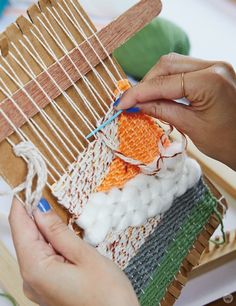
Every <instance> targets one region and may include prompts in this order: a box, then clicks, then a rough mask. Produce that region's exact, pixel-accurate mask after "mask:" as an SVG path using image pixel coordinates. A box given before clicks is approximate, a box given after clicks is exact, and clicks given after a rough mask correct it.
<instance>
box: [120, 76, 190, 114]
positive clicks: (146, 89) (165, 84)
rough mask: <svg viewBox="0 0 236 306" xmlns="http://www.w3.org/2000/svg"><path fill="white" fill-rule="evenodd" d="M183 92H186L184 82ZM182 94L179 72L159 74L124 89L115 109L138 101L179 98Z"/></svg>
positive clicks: (124, 107)
mask: <svg viewBox="0 0 236 306" xmlns="http://www.w3.org/2000/svg"><path fill="white" fill-rule="evenodd" d="M185 77H186V76H185ZM185 93H186V94H187V87H186V84H185ZM182 96H183V90H182V77H181V75H180V74H179V75H168V76H161V77H157V78H154V79H151V80H148V81H145V82H142V83H139V84H138V85H136V86H134V87H132V88H131V89H129V90H128V91H126V92H125V94H124V95H123V96H122V97H121V99H120V103H119V105H118V106H117V109H127V108H130V107H133V106H134V105H136V104H139V103H145V102H150V101H157V100H160V99H162V100H163V99H170V100H173V99H179V98H182ZM137 106H138V105H137Z"/></svg>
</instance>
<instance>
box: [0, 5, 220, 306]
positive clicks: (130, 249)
mask: <svg viewBox="0 0 236 306" xmlns="http://www.w3.org/2000/svg"><path fill="white" fill-rule="evenodd" d="M160 11H161V2H160V1H159V0H142V1H140V2H139V3H138V4H137V5H135V6H134V7H132V8H131V9H130V10H128V11H127V12H126V13H124V14H123V15H122V16H120V17H119V18H118V19H116V20H115V21H113V22H112V23H111V24H109V25H108V26H107V27H105V28H104V29H102V30H101V31H99V32H96V29H95V27H94V26H93V24H92V23H91V21H90V19H89V18H88V16H87V15H86V13H85V12H84V10H83V9H82V8H81V6H80V5H79V3H78V1H77V0H58V1H55V0H51V1H49V0H41V1H39V2H38V5H33V6H32V7H30V8H29V9H28V16H29V18H25V17H22V16H21V17H19V18H18V19H17V20H16V22H15V23H14V24H12V25H11V26H9V27H8V28H7V29H6V31H5V32H4V33H3V34H2V35H1V38H0V47H1V57H0V71H1V73H0V101H1V102H0V152H1V154H0V175H1V176H2V177H3V178H4V179H5V180H6V181H7V182H8V184H9V185H10V186H12V187H13V188H15V187H17V186H19V185H21V184H22V183H23V182H24V181H25V178H26V176H27V164H26V163H25V161H24V160H23V159H22V158H19V157H16V156H15V154H14V150H13V149H12V147H14V146H15V145H17V144H19V143H21V141H23V142H27V143H29V142H31V143H33V144H34V146H32V147H30V148H28V151H27V150H26V153H27V152H28V153H29V152H30V154H29V155H33V153H35V147H37V152H40V154H39V155H40V158H41V159H43V160H44V162H45V163H46V165H47V169H48V180H47V186H46V187H45V188H44V191H43V196H44V197H45V198H46V199H47V200H48V202H49V203H50V204H52V205H53V207H54V208H55V210H56V212H57V213H58V214H59V215H60V217H61V218H63V220H64V221H65V222H69V219H70V218H71V216H72V215H73V217H74V218H72V220H73V221H76V220H78V219H79V216H80V215H82V210H83V203H82V204H81V203H80V202H78V201H79V198H80V196H81V194H82V193H83V192H85V189H86V188H89V187H88V185H89V186H90V185H91V184H90V181H89V180H88V179H87V176H86V175H87V172H88V168H84V170H83V169H81V167H80V166H78V169H77V168H76V167H75V168H76V169H77V170H78V173H79V174H78V180H79V179H80V178H81V177H83V175H84V176H85V179H84V180H83V182H82V187H81V190H80V192H78V191H77V189H75V190H74V189H73V188H74V187H75V186H71V185H70V182H71V180H72V178H71V177H69V175H68V172H67V169H68V167H71V165H72V164H73V163H74V162H76V161H77V156H78V155H79V156H82V155H83V154H84V152H87V151H86V150H91V151H89V152H90V153H91V152H92V153H91V154H88V155H89V158H90V159H89V162H90V166H91V169H93V167H94V168H96V167H97V168H99V167H100V168H101V167H102V171H103V172H104V173H106V175H107V176H109V173H110V172H109V167H108V166H110V165H111V164H112V162H113V161H114V152H115V154H117V150H111V147H114V144H113V143H112V145H110V142H109V141H107V139H105V138H106V137H105V138H102V137H103V135H106V133H107V135H108V134H109V137H111V136H112V135H113V134H112V133H113V130H112V129H116V128H117V126H122V124H127V122H131V123H132V122H133V123H134V124H135V123H137V122H138V123H139V124H140V125H141V126H142V124H143V127H144V128H146V127H147V125H149V126H150V127H151V128H152V129H153V130H151V133H150V135H154V136H155V135H156V134H155V133H157V134H158V133H159V134H160V135H159V134H158V135H159V137H160V139H159V140H161V143H162V145H163V150H165V149H166V147H168V146H169V145H170V143H169V140H168V137H166V138H165V142H164V143H163V142H162V137H164V136H163V135H164V134H163V132H162V130H161V129H160V128H159V127H158V128H157V126H156V123H155V126H154V122H153V121H152V119H150V118H147V116H145V115H143V114H129V115H128V114H122V115H121V119H117V120H118V121H114V122H113V123H112V124H111V126H110V127H109V126H108V127H106V128H105V129H104V131H103V132H101V133H99V136H97V135H95V140H94V139H89V140H87V139H86V135H88V134H89V133H90V132H91V131H92V130H94V128H95V127H96V126H97V125H98V123H101V122H102V121H103V118H106V119H108V118H109V116H110V115H111V114H113V112H114V111H113V109H112V108H110V105H112V103H113V102H114V101H115V100H116V99H117V97H118V96H119V93H120V92H122V91H123V90H125V89H127V86H128V85H127V82H126V81H122V82H119V81H121V80H122V79H125V75H124V73H123V71H122V70H121V68H120V67H119V65H118V64H117V63H116V62H115V61H114V59H113V58H112V57H110V54H111V53H112V52H113V51H114V50H115V49H116V48H117V47H119V46H120V45H121V44H123V43H124V42H126V41H127V40H128V39H129V38H130V37H131V36H132V35H134V34H135V33H136V32H137V31H138V30H140V29H141V28H143V27H144V26H145V25H146V24H147V23H149V22H150V21H151V20H152V19H153V18H154V17H156V16H157V15H158V14H159V13H160ZM140 60H142V59H140ZM132 120H133V121H132ZM117 123H118V124H117ZM129 129H130V133H131V134H132V133H133V128H132V127H129ZM117 133H118V134H119V133H120V134H119V137H120V138H119V140H120V142H121V140H122V137H123V134H122V133H125V131H123V132H122V131H120V130H119V127H118V132H117V130H116V133H115V134H114V135H115V137H114V138H116V136H117ZM132 135H133V137H135V134H132ZM141 136H142V134H141ZM99 137H100V138H99ZM125 137H127V135H126V136H125ZM150 137H151V136H150ZM145 138H146V137H145ZM111 139H112V137H111ZM134 139H135V138H134ZM112 140H113V139H112ZM94 141H95V143H99V141H100V142H101V143H100V145H101V148H103V146H104V147H105V149H104V151H105V152H107V154H105V159H104V160H101V158H102V157H101V156H103V155H102V153H101V150H100V147H99V150H98V151H96V152H95V151H93V149H94V147H93V145H94ZM106 141H107V142H106ZM130 141H131V142H132V139H131V140H130ZM152 141H153V144H155V146H154V145H153V144H152V145H153V148H154V147H155V148H154V149H153V151H155V150H156V148H157V144H156V142H155V139H153V140H152ZM104 142H105V145H104ZM133 142H135V141H133ZM133 142H132V143H133ZM142 142H144V144H146V143H145V139H143V140H142V141H141V142H138V144H139V145H141V143H142ZM90 144H91V145H90ZM133 145H134V144H133ZM94 146H95V145H94ZM21 149H22V148H21ZM23 149H24V148H23ZM119 149H120V152H118V153H121V154H120V155H119V157H117V156H118V155H116V158H115V160H116V162H117V164H118V165H119V166H120V164H122V165H124V164H125V167H126V168H125V169H126V173H128V174H129V175H130V176H129V178H130V179H131V178H133V177H134V173H135V174H137V175H138V174H140V171H141V170H140V169H143V168H145V167H146V164H148V163H150V161H152V160H149V159H147V158H146V157H147V156H144V157H143V158H144V160H142V156H143V155H142V154H143V152H141V155H142V156H141V155H140V156H141V157H140V158H139V159H138V158H137V157H136V156H131V157H132V158H133V159H137V160H141V161H142V165H141V166H140V165H139V166H137V165H136V164H132V165H129V160H128V159H129V158H130V156H129V155H128V156H126V159H125V160H122V158H123V155H125V154H124V152H122V150H121V148H119ZM146 150H148V151H149V149H147V147H146ZM166 150H167V149H166ZM144 151H145V150H144ZM150 151H151V150H150ZM15 152H16V151H15ZM155 152H156V151H155ZM31 153H32V154H31ZM175 153H176V152H175ZM18 154H19V155H20V153H19V152H18ZM148 154H149V153H148ZM29 155H26V154H25V155H24V157H25V159H27V158H29ZM176 155H178V154H176ZM138 156H139V155H138ZM181 156H182V155H181ZM170 157H172V156H170ZM81 158H83V156H82V157H81ZM99 158H100V159H99ZM119 158H120V159H119ZM181 158H182V157H181ZM183 158H184V157H183ZM97 159H98V160H99V162H98V163H96V160H97ZM78 160H79V161H80V158H79V159H78ZM120 160H122V162H121V161H120ZM147 160H148V161H147ZM183 160H184V162H185V159H183ZM176 161H178V162H179V159H176ZM77 162H78V161H77ZM181 162H182V159H181ZM158 163H159V161H158ZM188 163H190V165H194V167H197V166H196V165H195V163H193V162H192V163H193V164H191V162H190V161H188ZM117 164H114V165H115V166H116V165H117ZM144 164H145V167H144ZM120 167H122V166H120ZM142 167H143V168H142ZM173 167H174V166H173ZM75 168H73V171H72V170H71V168H70V170H69V174H71V175H75V174H76V173H75V172H74V169H75ZM97 168H96V169H97ZM146 168H147V167H146ZM146 168H145V169H146ZM127 169H128V170H127ZM196 169H198V168H196ZM146 170H147V169H146ZM189 171H190V170H189ZM194 171H195V170H194ZM196 171H198V170H196ZM103 172H102V173H103ZM196 173H198V172H196ZM196 173H195V172H193V175H192V176H194V175H195V176H196V175H197V174H196ZM140 175H141V174H140ZM179 175H180V174H179ZM63 176H65V179H64V181H63V180H62V181H61V183H59V185H58V181H59V180H60V179H61V177H63ZM106 178H107V177H106ZM106 178H105V181H106ZM103 179H104V177H103ZM78 180H77V181H76V182H78ZM113 182H114V181H113ZM150 182H151V179H150ZM33 183H34V185H37V181H36V179H34V180H33ZM93 183H94V181H93ZM100 183H101V181H100ZM103 183H104V180H103V182H102V184H103ZM118 183H120V182H116V184H118ZM67 184H68V186H69V187H68V189H66V190H65V188H66V185H67ZM94 184H95V183H94ZM150 184H151V183H150ZM185 184H187V182H185ZM98 185H99V184H95V187H96V188H97V187H98ZM101 186H102V187H101ZM112 187H119V188H117V189H116V191H117V190H118V191H117V192H122V188H123V186H122V187H121V186H118V185H115V186H113V185H112ZM209 187H210V188H211V192H210V191H209V190H208V188H207V187H206V186H205V184H204V183H203V180H202V179H200V180H199V179H198V181H197V182H195V183H194V185H192V186H191V188H190V186H189V187H188V190H185V191H184V192H182V193H181V194H180V193H179V194H178V197H177V196H175V197H174V196H173V197H172V201H174V202H173V203H174V204H173V205H172V207H171V208H170V207H168V208H169V210H167V208H165V211H166V210H167V212H166V213H165V214H164V210H163V211H161V210H160V211H158V212H159V214H158V216H157V217H150V216H149V215H148V216H149V217H150V218H149V219H148V221H147V222H146V223H143V224H138V223H137V224H136V226H133V227H131V226H129V227H128V228H127V229H126V228H125V230H124V228H122V229H120V231H119V235H118V236H117V235H116V234H114V233H112V234H109V235H107V236H106V239H105V240H104V241H105V242H104V241H102V242H101V241H99V243H94V245H95V246H96V247H98V250H99V251H100V252H101V253H102V254H104V255H107V256H108V257H110V258H111V259H112V260H114V261H115V262H116V263H117V264H118V265H119V266H120V267H121V268H122V269H123V270H124V272H125V273H126V274H127V275H128V277H129V278H130V280H131V282H132V284H133V286H134V289H135V291H136V293H137V295H138V297H139V299H140V303H141V305H147V306H152V305H153V306H154V305H157V304H160V305H173V304H174V302H175V301H176V299H177V298H178V297H179V294H180V292H181V289H182V287H183V286H184V285H185V283H186V281H187V275H188V273H189V272H190V271H191V269H192V268H193V267H194V266H195V265H197V264H198V260H199V258H200V255H201V253H202V252H203V250H204V249H205V247H206V246H207V245H208V240H209V238H210V237H211V235H212V234H213V232H214V230H215V229H216V227H217V226H218V224H219V216H218V214H217V209H218V210H219V212H220V213H221V214H223V210H224V209H223V207H222V204H218V202H217V200H216V198H217V199H218V198H220V197H221V196H220V194H219V193H218V192H217V191H216V189H215V188H214V187H213V186H212V185H211V184H210V183H209ZM60 188H61V189H63V188H64V189H63V190H64V193H63V194H60V192H59V191H60V190H59V189H60ZM99 188H100V189H99ZM99 188H97V190H99V192H100V193H102V192H104V194H105V195H109V191H108V189H107V188H105V187H104V184H103V185H101V184H100V187H99ZM163 188H164V187H163ZM71 189H73V190H74V192H77V194H76V197H78V198H76V201H77V202H76V203H79V204H76V205H74V206H73V203H75V202H73V201H72V200H71V197H72V195H71V194H70V192H71V193H72V191H71ZM94 189H95V188H94ZM58 190H59V191H58ZM86 190H87V189H86ZM93 191H94V190H93ZM175 193H176V194H177V193H178V191H177V190H176V191H175ZM212 193H213V194H214V196H215V197H213V196H212ZM53 194H54V195H53ZM104 194H103V195H104ZM166 194H167V195H168V194H169V190H167V192H166ZM55 195H57V197H56V196H55ZM20 196H21V198H22V199H23V201H25V195H24V193H23V192H21V193H20ZM86 196H87V198H86V199H87V201H88V195H86ZM147 196H149V194H147ZM158 196H159V195H158ZM58 198H59V202H61V204H63V206H64V207H66V208H67V209H65V208H63V207H62V206H61V205H58ZM140 198H141V195H140ZM68 199H69V200H68ZM70 200H71V201H72V202H70V203H68V201H70ZM140 201H141V200H140ZM143 201H144V200H143ZM80 204H81V205H80ZM163 205H164V204H163ZM77 206H78V207H77ZM169 206H170V205H169ZM77 209H78V210H77ZM155 209H156V207H155ZM68 211H69V212H70V213H69V212H68ZM126 221H127V220H126ZM84 222H85V221H84ZM78 225H81V224H80V223H78ZM128 225H130V224H128V221H127V226H128ZM80 227H82V228H83V226H80ZM79 233H80V234H81V235H83V232H81V229H79ZM85 235H86V231H85ZM117 237H118V238H117ZM99 238H100V237H99ZM99 238H98V237H95V238H94V236H89V239H87V240H88V241H90V240H91V241H92V242H94V241H98V240H99ZM96 239H97V240H96ZM122 239H123V240H122ZM125 239H127V240H125ZM117 250H118V251H119V252H118V251H117ZM118 253H119V254H118ZM127 253H128V254H127ZM120 254H121V255H120Z"/></svg>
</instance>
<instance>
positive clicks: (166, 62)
mask: <svg viewBox="0 0 236 306" xmlns="http://www.w3.org/2000/svg"><path fill="white" fill-rule="evenodd" d="M177 56H178V54H177V53H175V52H171V53H169V54H166V55H162V56H161V58H160V61H159V62H160V65H161V66H164V67H165V68H168V67H171V66H172V65H173V63H174V62H175V60H176V57H177Z"/></svg>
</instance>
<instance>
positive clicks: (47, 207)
mask: <svg viewBox="0 0 236 306" xmlns="http://www.w3.org/2000/svg"><path fill="white" fill-rule="evenodd" d="M38 209H39V210H40V211H41V212H42V213H46V212H49V211H50V210H51V206H50V205H49V203H48V201H47V200H46V199H44V198H42V199H41V200H40V202H39V204H38Z"/></svg>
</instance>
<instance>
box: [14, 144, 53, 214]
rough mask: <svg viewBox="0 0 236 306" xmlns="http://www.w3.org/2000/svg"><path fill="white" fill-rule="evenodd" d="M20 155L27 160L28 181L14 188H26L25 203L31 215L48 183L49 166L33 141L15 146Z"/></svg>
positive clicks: (19, 190)
mask: <svg viewBox="0 0 236 306" xmlns="http://www.w3.org/2000/svg"><path fill="white" fill-rule="evenodd" d="M13 150H14V153H15V155H16V156H18V157H22V158H24V159H25V160H26V161H27V165H28V173H27V177H26V181H25V182H24V183H23V184H21V185H20V186H18V187H16V188H15V189H14V193H15V194H16V193H18V192H21V191H23V190H25V205H26V209H27V212H28V213H29V214H30V215H31V214H32V212H33V210H34V209H35V208H36V207H37V205H38V203H39V201H40V199H41V197H42V191H43V189H44V187H45V185H46V183H47V166H46V164H45V162H44V160H43V157H42V156H41V154H40V152H39V150H38V149H37V148H36V147H35V146H34V145H33V144H32V143H31V142H26V141H23V142H21V143H19V144H17V145H15V146H14V148H13ZM35 179H36V187H35V189H34V190H33V181H34V180H35Z"/></svg>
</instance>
